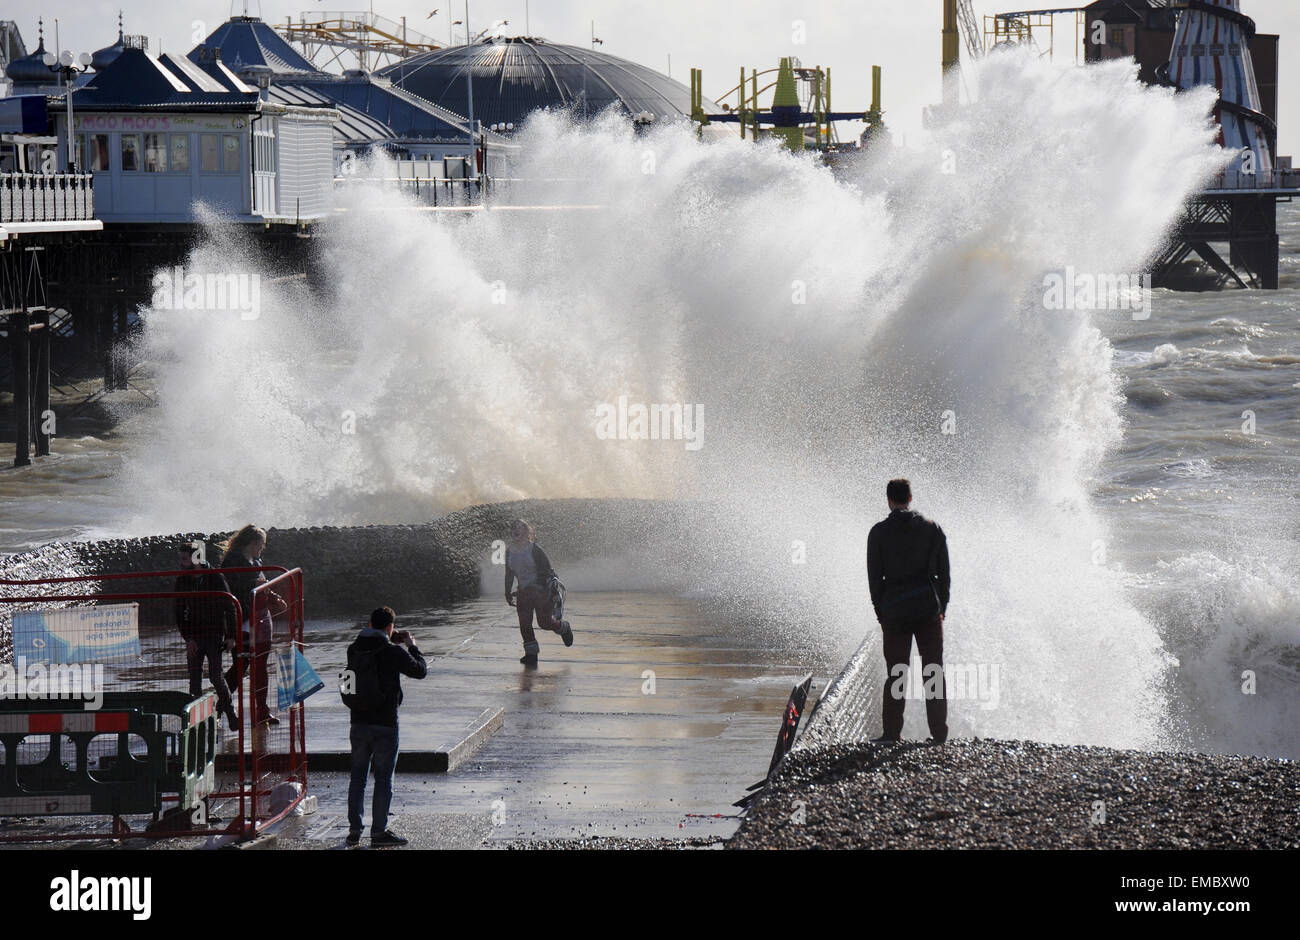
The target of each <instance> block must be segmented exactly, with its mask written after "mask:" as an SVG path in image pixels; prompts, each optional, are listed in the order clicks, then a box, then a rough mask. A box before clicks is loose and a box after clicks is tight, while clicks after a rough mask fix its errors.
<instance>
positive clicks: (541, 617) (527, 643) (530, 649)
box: [515, 586, 561, 653]
mask: <svg viewBox="0 0 1300 940" xmlns="http://www.w3.org/2000/svg"><path fill="white" fill-rule="evenodd" d="M515 609H516V610H517V611H518V613H519V635H520V636H522V637H523V638H524V652H525V653H536V652H537V650H538V645H537V635H536V634H535V633H533V615H534V614H536V616H537V626H539V627H540V628H541V629H543V630H550V631H551V632H552V633H559V632H560V630H561V627H560V625H559V624H558V623H556V622H555V611H554V610H553V609H552V608H551V593H550V591H548V590H546V589H545V588H540V587H536V586H534V587H529V588H524V589H523V590H521V591H519V593H518V594H516V595H515Z"/></svg>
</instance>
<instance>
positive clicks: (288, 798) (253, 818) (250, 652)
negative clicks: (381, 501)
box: [0, 566, 307, 842]
mask: <svg viewBox="0 0 1300 940" xmlns="http://www.w3.org/2000/svg"><path fill="white" fill-rule="evenodd" d="M200 570H202V569H181V570H171V571H147V572H130V573H121V574H107V575H93V576H70V577H62V578H46V579H40V580H33V581H10V580H3V579H0V587H9V588H14V587H17V588H20V589H26V590H24V591H23V593H22V594H20V595H17V596H0V622H3V621H4V620H8V621H10V622H11V623H12V618H11V615H12V614H15V613H18V612H19V610H18V608H20V607H21V608H24V609H27V610H33V609H36V610H43V611H49V610H60V609H78V608H83V607H99V606H104V605H111V604H134V605H138V606H137V608H136V613H137V619H139V618H138V614H139V611H140V610H142V609H144V608H145V607H146V606H147V607H149V609H150V612H151V614H157V613H158V611H159V610H160V609H162V610H166V607H163V606H162V605H167V606H168V607H174V606H175V602H176V601H177V600H178V599H186V600H188V601H190V602H195V601H202V602H203V603H205V604H210V605H213V606H212V607H211V610H223V611H225V612H227V613H229V614H231V615H232V616H233V618H234V621H233V622H234V623H236V624H240V625H241V626H243V625H245V624H258V623H259V622H260V620H261V618H264V617H266V618H268V619H269V620H270V629H269V630H268V631H265V635H263V631H259V630H257V629H256V628H253V629H251V630H250V631H249V632H248V633H247V634H245V633H244V632H243V630H242V629H236V638H237V640H236V644H235V650H234V653H235V657H236V661H237V662H238V661H239V659H238V658H239V657H245V654H246V657H245V662H246V663H248V664H249V665H251V669H250V670H249V672H248V674H246V675H244V676H243V678H242V679H241V681H239V682H238V683H237V684H236V685H235V687H234V688H231V690H230V691H231V694H232V697H233V699H234V701H235V705H236V710H237V712H238V717H239V720H238V731H237V732H236V736H235V741H234V748H233V750H232V749H231V747H230V746H229V744H230V742H229V741H227V743H226V744H225V745H223V746H222V748H221V749H220V750H219V751H218V753H217V767H216V770H217V780H218V785H217V786H216V788H215V790H214V792H213V793H212V794H211V796H210V797H209V799H208V800H207V801H205V802H204V807H205V809H206V808H207V807H208V806H209V804H212V805H213V806H214V807H215V808H216V809H218V810H220V814H221V816H222V817H223V823H224V824H223V825H220V826H218V825H215V824H210V823H208V822H207V819H208V816H209V814H210V813H211V814H212V815H216V812H215V810H209V811H208V812H205V813H203V814H200V815H201V817H202V818H201V819H196V820H195V821H194V823H193V824H188V823H185V822H184V820H182V823H184V824H183V825H180V826H169V825H163V826H161V827H158V826H157V823H158V819H157V813H155V827H156V828H153V829H152V830H150V831H132V830H131V829H130V828H129V827H128V825H127V823H126V822H125V820H123V819H121V818H119V817H117V816H113V818H112V819H113V825H112V832H111V834H108V833H102V832H87V831H84V829H83V830H82V831H79V832H72V833H70V832H67V831H66V830H64V831H59V830H57V829H56V828H53V827H46V828H47V829H48V831H24V832H22V833H19V834H16V835H15V834H0V842H3V841H51V840H66V839H97V838H104V837H106V836H107V837H110V838H124V837H127V836H131V837H141V836H143V837H150V838H155V837H174V836H178V835H190V836H234V837H236V838H238V839H241V840H243V839H250V838H252V837H253V836H254V835H256V834H257V833H258V832H259V831H262V830H264V829H265V828H266V827H267V826H270V825H273V824H274V823H276V822H277V821H279V820H281V819H283V818H284V817H285V816H287V815H288V814H289V813H291V812H293V810H294V809H295V808H296V807H297V806H298V805H299V804H300V803H301V802H302V799H303V798H304V797H305V796H306V792H307V767H306V746H305V739H306V716H305V710H304V708H303V706H302V705H301V704H293V703H290V707H289V708H288V709H286V710H285V711H284V716H285V718H284V721H283V722H279V719H276V721H277V722H279V723H278V724H271V723H268V722H262V723H260V724H259V723H258V719H259V718H264V717H266V716H264V715H258V714H256V713H255V710H256V702H255V696H256V692H255V689H256V687H257V686H258V685H259V684H260V685H261V686H264V687H265V686H269V685H270V682H269V678H270V677H269V675H268V674H267V666H268V665H269V663H270V661H271V657H273V656H275V655H276V654H277V653H285V654H287V657H288V658H287V660H285V659H283V658H282V657H277V660H278V661H287V662H289V663H292V662H293V653H294V651H295V650H298V649H301V648H302V642H303V626H304V605H303V578H302V572H301V570H300V569H293V570H289V569H286V568H283V567H281V566H259V567H247V568H223V569H215V570H216V571H218V572H220V573H222V574H238V573H251V572H257V573H262V574H273V577H272V579H271V580H270V581H267V582H265V583H262V584H259V585H258V586H257V587H256V589H255V590H254V592H253V602H252V605H251V607H252V609H251V610H250V611H249V614H250V618H249V620H248V621H245V620H244V616H243V610H242V605H241V603H240V599H239V598H236V597H235V596H233V595H232V594H229V593H224V592H220V591H140V592H129V591H125V592H119V593H105V592H103V591H102V589H101V590H100V591H99V592H97V593H91V592H87V593H79V594H58V595H51V594H48V593H45V591H46V590H48V588H49V587H50V586H51V585H85V586H87V587H89V588H91V590H92V591H94V590H95V589H98V588H101V584H103V585H104V586H107V583H112V585H113V586H114V587H116V585H117V583H118V582H123V581H129V580H137V581H138V580H145V579H161V578H167V579H175V578H178V577H180V576H183V575H194V574H195V573H196V572H197V571H200ZM0 593H3V592H0ZM272 593H275V594H282V595H283V596H284V597H285V601H286V603H285V608H284V610H283V611H278V612H277V611H273V610H271V605H270V603H269V601H270V600H271V596H272ZM160 619H165V618H160ZM137 643H138V644H139V646H140V652H141V659H140V661H139V662H138V663H133V662H126V663H122V662H114V663H113V664H112V665H111V667H110V666H108V665H105V664H94V665H98V666H99V667H100V668H101V669H103V671H104V674H107V673H109V672H111V679H107V680H105V683H104V684H105V686H106V688H105V689H104V691H113V692H117V693H123V692H137V693H140V694H141V695H142V696H147V694H148V693H150V692H160V691H166V690H168V689H173V690H174V689H177V688H179V687H180V686H181V685H186V687H187V688H188V666H185V667H183V668H182V663H184V662H185V642H184V641H183V640H182V639H181V638H180V637H179V636H178V635H177V633H176V630H175V629H174V628H173V627H163V628H161V629H159V628H154V629H153V630H151V631H149V632H148V633H147V632H146V626H145V625H144V624H140V625H139V626H138V629H137ZM15 658H16V657H15V654H14V652H13V651H11V653H10V659H15ZM2 662H3V661H0V663H2ZM13 665H14V666H15V668H16V667H17V663H16V662H14V663H13ZM86 665H92V664H86ZM221 665H222V666H223V667H224V665H225V664H224V661H222V663H221ZM227 675H229V673H228V672H227ZM277 678H279V676H278V674H277ZM204 680H205V681H206V675H205V676H204ZM277 685H278V683H277ZM274 691H275V690H274V689H273V690H271V692H272V694H274ZM186 694H187V695H188V691H187V692H186ZM119 697H120V696H119ZM0 704H3V703H0ZM15 708H16V706H14V705H10V706H9V707H8V708H7V709H6V710H5V714H8V715H10V716H11V717H12V716H15V715H16V714H17V711H16V710H15ZM275 710H276V709H275V708H274V706H272V709H271V711H272V712H274V711H275ZM33 711H38V709H33ZM51 727H52V726H51ZM12 740H13V739H12V738H11V741H12ZM24 740H25V739H24ZM49 740H50V742H51V749H52V750H51V754H53V748H54V747H55V745H56V744H58V743H59V741H58V739H57V738H54V737H51V738H50V739H49ZM123 740H125V736H123ZM120 747H121V745H120V744H119V749H120ZM18 749H19V750H20V749H21V745H20V747H19V748H18ZM10 750H13V749H10ZM0 756H7V759H8V760H9V761H10V762H15V761H18V760H19V759H20V758H21V754H14V753H6V752H0ZM121 757H122V755H121V753H120V750H119V752H118V753H117V758H119V759H120V758H121ZM50 759H53V757H51V758H50ZM105 759H107V758H105ZM3 766H4V765H3V764H0V767H3ZM282 785H288V786H282ZM277 787H280V788H281V789H280V790H279V791H277V789H276V788H277ZM169 799H170V802H172V803H175V802H176V797H170V798H169ZM164 802H165V801H164ZM236 806H237V807H238V810H237V813H236V814H235V815H234V818H233V819H230V821H229V822H228V823H226V822H224V820H225V819H226V818H229V811H230V809H233V808H234V807H236ZM172 815H173V816H175V815H176V814H175V813H173V814H172ZM166 821H167V817H166V816H164V820H163V822H164V823H166Z"/></svg>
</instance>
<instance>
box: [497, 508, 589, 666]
mask: <svg viewBox="0 0 1300 940" xmlns="http://www.w3.org/2000/svg"><path fill="white" fill-rule="evenodd" d="M510 536H511V541H510V544H509V545H508V546H506V603H507V604H509V605H510V606H511V607H514V608H516V610H517V611H518V614H519V633H520V635H521V636H522V637H523V641H524V655H523V658H521V659H520V660H519V661H520V662H521V663H523V664H524V665H525V666H536V665H537V654H538V653H539V652H540V651H541V647H540V646H539V645H538V643H537V636H536V634H534V633H533V617H534V615H535V616H536V618H537V626H538V627H540V628H541V629H543V630H549V631H550V632H552V633H558V634H559V635H560V638H561V639H562V640H564V645H565V646H572V645H573V627H571V626H569V621H567V620H561V619H559V618H557V617H556V615H555V602H554V596H553V592H557V591H559V590H562V588H561V587H560V584H559V579H558V578H557V577H556V574H555V569H554V568H552V567H551V561H550V559H549V558H547V557H546V552H544V551H542V548H541V546H540V545H538V544H537V543H536V542H534V541H533V539H534V538H535V537H536V535H535V533H534V531H533V527H532V526H531V525H529V524H528V523H527V522H525V521H524V520H523V519H516V520H515V521H514V522H512V523H511V524H510ZM515 581H518V582H519V592H518V594H517V595H516V594H514V593H513V592H512V590H511V588H512V587H513V585H514V583H515Z"/></svg>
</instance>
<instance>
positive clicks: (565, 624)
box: [560, 620, 573, 646]
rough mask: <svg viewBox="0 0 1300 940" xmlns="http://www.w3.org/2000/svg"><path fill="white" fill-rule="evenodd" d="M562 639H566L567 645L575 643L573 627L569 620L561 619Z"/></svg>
mask: <svg viewBox="0 0 1300 940" xmlns="http://www.w3.org/2000/svg"><path fill="white" fill-rule="evenodd" d="M560 639H562V640H564V645H565V646H572V645H573V627H571V626H569V621H567V620H561V621H560Z"/></svg>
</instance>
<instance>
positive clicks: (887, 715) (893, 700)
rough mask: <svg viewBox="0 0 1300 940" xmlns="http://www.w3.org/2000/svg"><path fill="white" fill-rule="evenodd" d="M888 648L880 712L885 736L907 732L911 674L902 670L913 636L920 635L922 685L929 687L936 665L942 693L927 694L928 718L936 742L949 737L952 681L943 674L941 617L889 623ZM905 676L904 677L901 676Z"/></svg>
mask: <svg viewBox="0 0 1300 940" xmlns="http://www.w3.org/2000/svg"><path fill="white" fill-rule="evenodd" d="M882 628H883V633H884V647H885V667H886V668H887V669H888V671H889V674H888V675H887V676H886V678H885V696H884V701H883V703H882V704H881V708H880V714H881V720H882V722H883V723H884V729H885V737H887V738H898V737H900V736H901V735H902V733H903V709H904V707H905V706H906V704H907V700H906V695H907V685H908V683H907V674H906V673H905V672H903V671H902V670H900V669H899V667H900V666H901V667H903V668H904V669H905V668H906V667H907V665H908V662H909V660H910V659H911V657H912V637H916V649H917V651H918V652H919V653H920V654H921V669H922V675H921V678H922V680H923V681H922V685H923V687H927V688H928V687H929V685H930V684H931V683H929V682H927V681H925V680H927V679H929V677H930V676H932V675H934V673H933V670H932V669H927V668H926V667H936V668H937V669H938V670H939V672H938V676H937V686H938V689H937V690H938V691H939V692H940V693H941V694H939V695H930V694H927V695H926V697H925V718H926V721H927V722H928V723H929V725H930V737H932V738H934V739H935V740H936V741H939V742H943V741H946V740H948V684H947V679H946V678H945V677H944V675H943V621H942V620H940V619H939V618H938V617H935V618H934V620H932V621H929V622H928V623H919V624H917V623H910V624H909V623H885V624H883V625H882ZM900 676H901V678H899V677H900Z"/></svg>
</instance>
